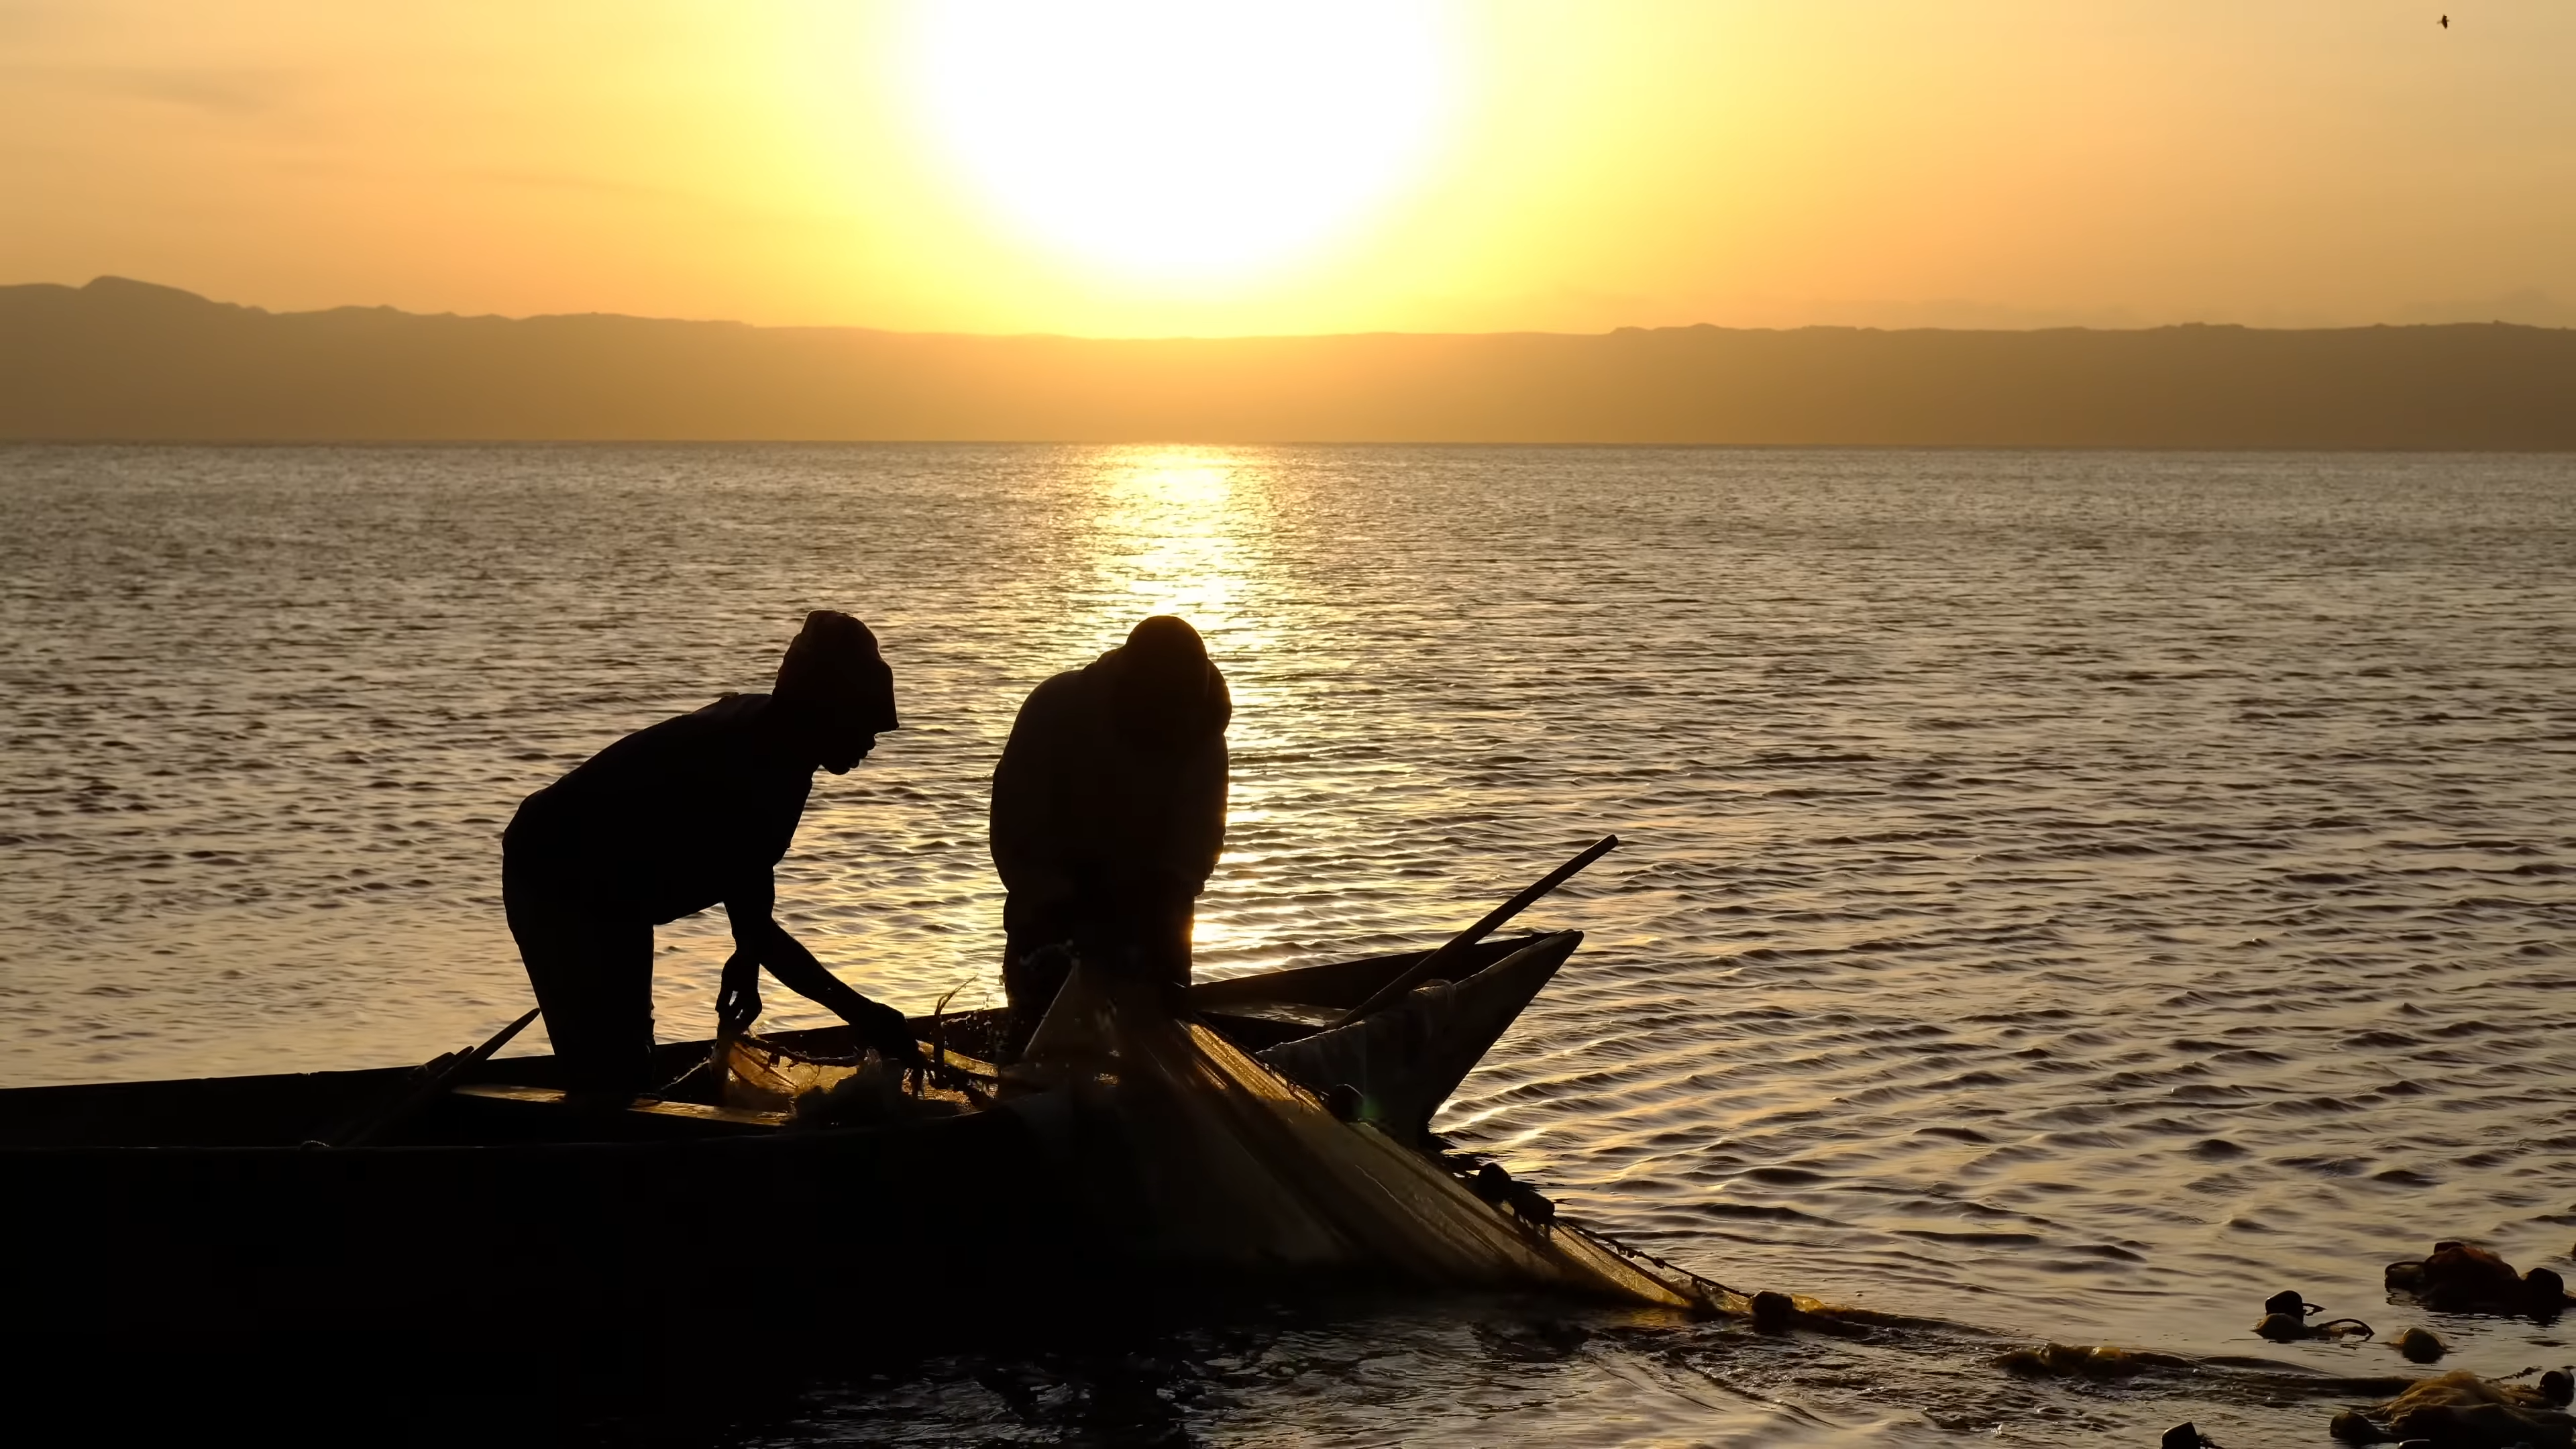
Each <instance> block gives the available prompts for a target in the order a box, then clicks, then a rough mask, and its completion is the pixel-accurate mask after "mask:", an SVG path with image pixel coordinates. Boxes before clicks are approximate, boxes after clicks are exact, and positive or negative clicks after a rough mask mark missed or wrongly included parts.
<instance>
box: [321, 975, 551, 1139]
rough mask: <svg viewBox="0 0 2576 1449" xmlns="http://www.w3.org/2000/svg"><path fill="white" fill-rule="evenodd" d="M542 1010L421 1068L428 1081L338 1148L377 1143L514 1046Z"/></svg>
mask: <svg viewBox="0 0 2576 1449" xmlns="http://www.w3.org/2000/svg"><path fill="white" fill-rule="evenodd" d="M542 1010H544V1008H543V1007H533V1006H532V1007H530V1008H528V1014H527V1015H525V1016H523V1017H520V1018H519V1019H518V1020H517V1021H514V1022H511V1023H510V1024H509V1025H508V1026H505V1027H503V1028H501V1029H500V1030H499V1031H496V1032H494V1033H493V1034H492V1039H491V1040H490V1041H487V1042H485V1043H483V1044H482V1045H481V1046H479V1047H476V1048H475V1049H474V1050H472V1051H470V1052H467V1053H466V1054H465V1055H463V1056H461V1057H440V1058H437V1059H435V1060H432V1061H431V1062H430V1063H429V1064H428V1065H427V1066H425V1067H423V1068H422V1069H421V1070H422V1071H423V1072H424V1073H425V1074H427V1077H428V1080H426V1081H424V1082H422V1083H421V1084H420V1085H419V1086H417V1087H414V1088H412V1090H411V1091H410V1093H409V1094H408V1095H406V1096H405V1097H404V1098H403V1099H402V1100H401V1101H399V1102H396V1103H394V1104H393V1105H392V1106H391V1107H388V1108H386V1109H385V1110H384V1111H382V1112H380V1113H378V1114H376V1118H375V1120H374V1121H372V1122H369V1123H368V1124H366V1125H365V1126H363V1127H361V1128H359V1129H358V1130H357V1131H355V1132H351V1133H349V1134H347V1135H346V1136H344V1137H342V1138H341V1139H340V1140H339V1142H337V1143H336V1144H334V1145H335V1146H340V1147H364V1146H366V1145H367V1144H368V1143H369V1142H371V1141H373V1140H375V1138H376V1136H377V1134H379V1133H382V1132H384V1131H385V1130H386V1129H388V1128H390V1127H392V1126H394V1125H395V1124H397V1123H399V1122H401V1121H402V1120H403V1119H404V1118H406V1117H408V1116H410V1115H411V1114H412V1113H414V1112H416V1111H418V1110H420V1107H421V1105H422V1104H423V1103H425V1102H427V1101H429V1099H430V1098H432V1097H435V1096H437V1095H439V1094H440V1093H441V1092H444V1091H446V1090H447V1086H448V1083H450V1082H453V1081H455V1080H456V1079H457V1078H458V1077H460V1076H462V1075H464V1074H465V1073H466V1072H469V1071H472V1070H473V1069H474V1068H476V1067H479V1066H481V1065H482V1064H483V1062H484V1060H485V1059H486V1058H488V1057H490V1056H491V1055H492V1053H494V1052H497V1051H499V1050H500V1049H501V1048H503V1047H505V1046H508V1045H509V1044H510V1038H512V1037H514V1036H517V1035H518V1034H519V1033H520V1032H523V1031H525V1030H527V1028H528V1023H529V1022H532V1021H534V1020H536V1019H537V1014H538V1013H539V1012H540V1011H542Z"/></svg>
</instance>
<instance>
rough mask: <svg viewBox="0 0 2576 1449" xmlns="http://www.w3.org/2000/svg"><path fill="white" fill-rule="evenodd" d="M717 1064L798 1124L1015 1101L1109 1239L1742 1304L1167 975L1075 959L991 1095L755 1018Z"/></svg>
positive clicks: (766, 1107)
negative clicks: (1408, 1136)
mask: <svg viewBox="0 0 2576 1449" xmlns="http://www.w3.org/2000/svg"><path fill="white" fill-rule="evenodd" d="M947 1060H948V1058H947V1055H946V1054H944V1053H943V1054H942V1061H943V1064H944V1063H945V1062H946V1061H947ZM715 1063H716V1065H717V1066H718V1067H719V1068H720V1079H721V1082H722V1100H723V1103H724V1105H725V1106H727V1107H733V1108H738V1109H744V1110H750V1111H760V1112H775V1113H782V1114H786V1115H787V1116H788V1118H789V1122H790V1125H791V1126H806V1127H811V1126H849V1125H859V1124H868V1123H892V1122H901V1121H910V1120H918V1119H920V1118H922V1117H925V1116H941V1115H954V1114H956V1113H960V1112H966V1111H975V1110H985V1109H988V1108H989V1109H991V1110H1000V1111H1006V1112H1011V1113H1014V1114H1016V1115H1018V1116H1019V1117H1020V1118H1021V1119H1022V1120H1023V1121H1024V1122H1025V1123H1026V1124H1027V1125H1028V1126H1029V1127H1030V1128H1031V1129H1032V1131H1033V1135H1034V1136H1035V1138H1036V1139H1037V1141H1038V1142H1040V1143H1041V1144H1042V1145H1043V1147H1044V1150H1045V1151H1046V1153H1047V1154H1048V1161H1047V1162H1046V1164H1045V1166H1046V1168H1047V1170H1049V1171H1052V1172H1054V1173H1056V1174H1058V1175H1059V1176H1060V1177H1061V1179H1062V1180H1063V1181H1064V1182H1066V1183H1068V1184H1070V1185H1071V1186H1072V1187H1073V1188H1074V1189H1075V1195H1076V1196H1077V1197H1078V1198H1080V1199H1081V1200H1082V1201H1083V1202H1084V1203H1085V1204H1086V1205H1087V1206H1088V1208H1089V1210H1090V1215H1091V1217H1092V1218H1093V1219H1094V1220H1095V1221H1096V1223H1097V1224H1098V1225H1099V1227H1100V1228H1101V1230H1102V1232H1103V1235H1104V1237H1105V1238H1107V1239H1109V1240H1111V1243H1114V1244H1115V1245H1116V1247H1117V1248H1118V1249H1120V1250H1122V1251H1125V1252H1127V1253H1130V1254H1133V1255H1135V1256H1138V1257H1142V1258H1151V1259H1167V1260H1168V1259H1178V1260H1182V1261H1186V1262H1191V1263H1196V1264H1202V1265H1207V1266H1211V1267H1217V1268H1224V1269H1233V1270H1239V1271H1243V1272H1246V1273H1253V1274H1259V1273H1265V1272H1282V1271H1284V1272H1290V1273H1308V1272H1316V1271H1324V1272H1341V1273H1347V1274H1351V1275H1365V1276H1370V1277H1386V1276H1394V1277H1399V1278H1402V1279H1405V1280H1410V1281H1413V1282H1416V1283H1421V1284H1428V1285H1437V1286H1443V1287H1453V1288H1480V1289H1543V1290H1550V1291H1557V1292H1566V1293H1573V1294H1578V1295H1581V1296H1585V1297H1592V1298H1601V1299H1608V1300H1612V1301H1619V1302H1626V1303H1633V1304H1645V1305H1654V1306H1659V1307H1665V1308H1674V1309H1681V1310H1685V1311H1692V1312H1728V1313H1741V1312H1744V1311H1746V1310H1745V1303H1744V1300H1743V1299H1742V1298H1741V1297H1740V1295H1736V1294H1734V1293H1732V1292H1730V1291H1729V1290H1726V1289H1723V1288H1721V1287H1720V1286H1719V1285H1717V1284H1714V1283H1711V1282H1708V1281H1706V1280H1704V1279H1701V1278H1698V1277H1695V1276H1694V1275H1692V1274H1690V1273H1687V1272H1684V1271H1683V1270H1681V1269H1678V1268H1675V1267H1673V1266H1672V1265H1670V1264H1667V1263H1664V1262H1662V1261H1660V1260H1658V1259H1655V1258H1652V1257H1650V1256H1648V1255H1645V1254H1641V1253H1636V1252H1633V1251H1631V1250H1629V1249H1627V1248H1625V1247H1622V1246H1620V1245H1618V1244H1615V1243H1613V1242H1611V1241H1610V1240H1608V1239H1607V1238H1604V1237H1602V1236H1600V1235H1598V1234H1595V1233H1592V1232H1589V1231H1587V1230H1585V1229H1583V1228H1581V1227H1579V1226H1577V1225H1575V1224H1573V1223H1570V1222H1564V1221H1560V1220H1558V1219H1557V1218H1556V1216H1555V1213H1554V1209H1553V1208H1552V1207H1551V1206H1550V1205H1549V1204H1548V1203H1547V1201H1546V1199H1544V1198H1543V1197H1540V1196H1539V1195H1538V1194H1536V1193H1535V1192H1532V1191H1530V1190H1529V1189H1527V1188H1526V1187H1523V1186H1520V1185H1517V1184H1510V1183H1509V1179H1508V1178H1500V1181H1501V1183H1503V1184H1505V1185H1506V1186H1505V1188H1504V1190H1494V1188H1493V1185H1492V1184H1490V1183H1488V1184H1487V1187H1488V1191H1487V1193H1486V1194H1484V1195H1480V1194H1479V1193H1478V1191H1476V1190H1475V1187H1474V1186H1473V1185H1472V1184H1474V1183H1475V1182H1476V1179H1474V1178H1473V1177H1472V1176H1470V1177H1467V1178H1464V1179H1462V1177H1461V1176H1460V1175H1459V1171H1458V1169H1457V1167H1456V1166H1455V1165H1453V1164H1451V1163H1446V1162H1443V1161H1442V1160H1440V1159H1437V1158H1434V1157H1431V1156H1428V1155H1426V1154H1424V1153H1422V1152H1419V1151H1416V1150H1415V1149H1414V1148H1412V1147H1410V1146H1407V1145H1406V1144H1405V1143H1403V1142H1400V1141H1398V1140H1397V1139H1396V1138H1395V1137H1392V1136H1389V1135H1387V1132H1386V1131H1385V1130H1383V1129H1381V1128H1380V1127H1379V1126H1377V1125H1376V1124H1375V1123H1373V1122H1369V1121H1345V1120H1343V1119H1342V1118H1340V1117H1337V1116H1336V1115H1334V1113H1333V1112H1332V1111H1331V1110H1330V1109H1328V1108H1327V1107H1326V1105H1325V1103H1324V1100H1323V1099H1322V1098H1321V1097H1319V1096H1318V1095H1317V1094H1316V1093H1314V1092H1312V1091H1310V1090H1308V1089H1307V1088H1305V1087H1302V1086H1299V1085H1297V1084H1296V1083H1293V1082H1291V1081H1289V1080H1288V1079H1287V1078H1286V1077H1284V1076H1282V1075H1280V1074H1279V1073H1278V1072H1277V1071H1275V1070H1273V1069H1272V1068H1271V1067H1269V1066H1267V1065H1265V1064H1264V1063H1262V1062H1260V1061H1258V1060H1255V1059H1254V1058H1253V1057H1252V1056H1250V1055H1249V1054H1247V1053H1245V1052H1244V1051H1243V1050H1242V1049H1241V1048H1239V1047H1237V1046H1235V1045H1234V1044H1233V1043H1232V1042H1229V1041H1227V1040H1226V1039H1225V1038H1224V1037H1222V1036H1220V1035H1218V1034H1217V1033H1216V1032H1215V1031H1213V1030H1211V1029H1209V1028H1208V1027H1206V1026H1205V1025H1202V1024H1200V1023H1197V1022H1194V1021H1187V1020H1182V1019H1179V1018H1176V1017H1175V1016H1174V1015H1173V1014H1172V1011H1171V1010H1170V1008H1169V1006H1168V1005H1167V1004H1166V1002H1165V1000H1164V997H1163V994H1162V993H1161V992H1160V991H1159V990H1158V989H1156V988H1155V987H1154V986H1152V985H1150V984H1148V983H1143V982H1133V981H1128V980H1125V979H1123V978H1119V977H1116V976H1113V975H1110V974H1108V973H1104V972H1099V971H1094V970H1089V969H1086V968H1084V967H1082V966H1079V965H1077V966H1076V967H1075V968H1074V970H1073V972H1072V974H1071V976H1070V977H1069V978H1068V979H1067V980H1066V982H1065V985H1064V987H1063V989H1062V990H1061V991H1060V992H1059V993H1058V994H1057V996H1056V999H1055V1003H1054V1005H1053V1006H1052V1007H1051V1008H1050V1009H1049V1010H1048V1012H1047V1015H1046V1018H1045V1020H1044V1021H1042V1022H1041V1023H1040V1024H1039V1026H1038V1029H1037V1033H1036V1035H1035V1036H1034V1037H1033V1038H1032V1039H1031V1041H1030V1043H1029V1047H1028V1051H1027V1054H1026V1056H1025V1057H1024V1058H1023V1060H1022V1061H1021V1062H1020V1063H1019V1064H1018V1065H1016V1066H1014V1067H1012V1068H1010V1069H1009V1070H1008V1071H1007V1072H1006V1073H1004V1074H1003V1077H1002V1080H1001V1081H1000V1083H999V1084H998V1086H999V1101H998V1103H996V1102H994V1100H993V1099H992V1098H990V1097H988V1096H987V1095H986V1094H985V1092H983V1091H982V1090H980V1089H977V1088H976V1086H975V1084H974V1083H972V1082H971V1081H968V1082H965V1085H966V1086H967V1087H968V1088H969V1090H965V1091H957V1090H951V1089H947V1088H942V1087H939V1086H937V1085H935V1084H925V1083H922V1082H919V1081H910V1082H908V1081H907V1080H906V1078H905V1077H904V1075H903V1074H902V1073H901V1072H899V1071H896V1070H893V1069H891V1068H889V1067H888V1066H887V1065H886V1064H885V1063H884V1062H883V1061H881V1060H880V1059H878V1057H877V1056H876V1054H875V1053H874V1052H868V1053H865V1054H863V1055H861V1056H857V1057H849V1058H836V1057H827V1056H821V1055H817V1054H815V1053H812V1052H807V1051H800V1050H798V1049H796V1048H793V1047H790V1046H787V1045H784V1044H782V1043H778V1042H772V1041H767V1040H764V1039H762V1038H759V1037H756V1036H752V1035H750V1034H749V1033H741V1034H736V1035H731V1036H727V1037H725V1038H722V1039H720V1040H719V1041H718V1043H717V1046H716V1051H715ZM1497 1176H1499V1175H1498V1174H1497ZM1111 1243H1104V1246H1110V1245H1111Z"/></svg>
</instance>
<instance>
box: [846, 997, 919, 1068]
mask: <svg viewBox="0 0 2576 1449" xmlns="http://www.w3.org/2000/svg"><path fill="white" fill-rule="evenodd" d="M850 994H851V995H852V996H853V997H856V998H857V999H856V1000H855V1001H853V1002H851V1003H849V1004H848V1005H845V1006H843V1007H842V1008H841V1019H842V1020H843V1021H846V1022H848V1023H849V1024H850V1025H851V1027H852V1028H853V1029H855V1030H856V1031H857V1032H858V1034H859V1039H860V1040H861V1041H864V1042H866V1043H867V1044H868V1045H870V1046H872V1047H875V1048H876V1049H877V1055H878V1056H881V1057H883V1058H885V1061H886V1065H887V1066H890V1067H905V1068H911V1067H918V1066H921V1065H923V1062H922V1060H921V1043H920V1042H918V1041H915V1040H914V1039H913V1035H912V1024H911V1023H910V1022H908V1021H906V1020H904V1017H903V1013H902V1012H900V1011H897V1010H895V1009H894V1008H893V1007H891V1006H885V1005H882V1004H880V1003H878V1002H874V1001H870V1000H868V999H867V998H866V997H864V996H859V995H858V993H857V992H855V991H854V992H852V993H850Z"/></svg>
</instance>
